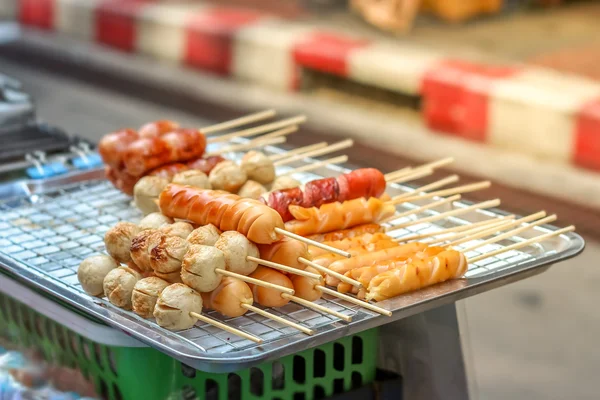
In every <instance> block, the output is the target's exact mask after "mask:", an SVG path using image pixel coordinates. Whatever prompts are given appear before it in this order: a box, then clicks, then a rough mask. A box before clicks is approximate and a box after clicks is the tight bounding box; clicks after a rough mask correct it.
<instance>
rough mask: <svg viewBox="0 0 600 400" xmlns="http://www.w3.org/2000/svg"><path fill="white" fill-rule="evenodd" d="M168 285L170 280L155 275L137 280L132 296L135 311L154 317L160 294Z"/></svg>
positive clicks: (143, 315) (144, 316) (144, 315)
mask: <svg viewBox="0 0 600 400" xmlns="http://www.w3.org/2000/svg"><path fill="white" fill-rule="evenodd" d="M167 286H169V282H167V281H165V280H162V279H160V278H157V277H155V276H151V277H148V278H144V279H140V280H139V281H137V283H136V284H135V286H134V287H133V294H132V296H131V302H132V306H133V311H134V312H135V313H136V314H138V315H140V316H141V317H143V318H152V313H153V312H154V306H156V301H157V300H158V296H160V294H161V293H162V291H163V290H164V289H165V288H166V287H167Z"/></svg>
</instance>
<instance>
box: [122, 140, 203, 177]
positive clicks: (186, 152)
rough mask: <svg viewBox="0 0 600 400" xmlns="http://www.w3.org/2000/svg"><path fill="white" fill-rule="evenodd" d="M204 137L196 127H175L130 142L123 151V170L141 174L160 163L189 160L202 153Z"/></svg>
mask: <svg viewBox="0 0 600 400" xmlns="http://www.w3.org/2000/svg"><path fill="white" fill-rule="evenodd" d="M205 148H206V138H205V137H204V135H203V134H202V133H201V132H200V131H198V130H196V129H177V130H174V131H171V132H169V133H165V134H163V135H160V136H157V137H153V138H141V139H138V140H136V141H134V142H132V143H130V144H129V145H128V146H127V148H126V149H125V151H124V152H123V163H124V165H125V171H126V172H127V173H129V174H131V175H133V176H141V175H142V174H143V173H144V172H147V171H150V170H151V169H154V168H156V167H160V166H161V165H164V164H167V163H172V162H181V161H186V160H190V159H192V158H195V157H200V156H202V154H204V150H205Z"/></svg>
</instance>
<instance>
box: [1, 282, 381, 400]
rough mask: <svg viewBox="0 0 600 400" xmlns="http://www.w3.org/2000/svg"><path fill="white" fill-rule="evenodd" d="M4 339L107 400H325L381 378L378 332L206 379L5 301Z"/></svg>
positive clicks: (151, 352) (150, 352)
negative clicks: (88, 383) (74, 374)
mask: <svg viewBox="0 0 600 400" xmlns="http://www.w3.org/2000/svg"><path fill="white" fill-rule="evenodd" d="M0 337H3V338H4V339H6V340H8V341H9V342H10V343H11V344H14V345H15V346H18V347H20V348H35V349H38V350H39V351H40V352H41V353H42V354H44V356H45V357H46V359H48V360H50V359H52V360H55V361H56V362H58V363H60V364H61V365H65V366H68V367H77V368H79V369H80V370H81V372H82V373H83V374H84V375H85V376H86V377H88V378H89V379H91V380H92V381H93V382H94V383H95V386H96V391H97V393H98V394H100V395H102V396H103V397H104V398H106V399H111V400H113V399H115V400H116V399H125V400H130V399H133V400H137V399H143V400H153V399H157V400H164V399H167V398H169V399H171V398H172V399H181V398H183V399H194V398H199V399H203V400H209V399H214V400H225V399H228V400H235V399H252V400H258V399H282V400H284V399H291V400H301V399H319V398H325V397H328V396H331V395H333V394H336V393H343V392H345V391H348V390H350V389H353V388H356V387H360V386H362V385H365V384H367V383H370V382H372V381H373V380H374V378H375V368H376V365H375V364H376V357H377V343H378V335H377V330H376V329H371V330H368V331H365V332H362V333H359V334H356V335H353V336H349V337H345V338H342V339H340V340H337V341H334V342H331V343H327V344H325V345H322V346H319V347H316V348H313V349H308V350H304V351H302V352H300V353H297V354H294V355H290V356H287V357H284V358H282V359H280V360H278V361H274V362H266V363H262V364H260V365H258V366H257V367H252V368H247V369H244V370H241V371H237V372H235V373H220V374H216V373H206V372H202V371H198V370H195V369H193V368H190V367H188V366H186V365H184V364H182V363H181V362H179V361H177V360H175V359H173V358H171V357H169V356H167V355H165V354H163V353H161V352H159V351H157V350H155V349H153V348H150V347H138V348H135V347H114V346H106V345H103V344H100V343H97V342H94V341H92V340H89V339H87V338H85V337H83V336H81V335H79V334H77V333H75V332H73V331H71V330H69V329H67V328H66V327H64V326H63V325H61V324H60V323H58V322H56V321H54V320H52V319H50V318H47V317H45V316H44V315H42V314H40V313H38V312H36V311H34V310H33V309H32V308H30V307H28V306H27V305H25V304H22V303H20V302H18V301H16V300H14V299H13V298H12V297H9V296H7V295H5V294H2V293H0Z"/></svg>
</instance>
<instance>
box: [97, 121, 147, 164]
mask: <svg viewBox="0 0 600 400" xmlns="http://www.w3.org/2000/svg"><path fill="white" fill-rule="evenodd" d="M138 139H139V135H138V133H137V132H136V131H134V130H133V129H122V130H120V131H117V132H113V133H109V134H108V135H105V136H104V137H103V138H102V139H101V140H100V143H99V144H98V153H100V156H101V157H102V161H104V164H106V165H110V166H111V167H113V168H121V167H122V162H123V153H124V152H125V150H126V149H127V147H128V146H129V145H130V144H131V143H133V142H135V141H136V140H138Z"/></svg>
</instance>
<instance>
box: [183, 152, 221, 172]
mask: <svg viewBox="0 0 600 400" xmlns="http://www.w3.org/2000/svg"><path fill="white" fill-rule="evenodd" d="M223 161H226V159H225V158H223V157H222V156H219V155H216V156H208V157H205V158H203V157H200V158H197V159H195V160H192V161H188V162H187V167H188V168H189V169H196V170H199V171H202V172H204V173H205V174H206V175H208V174H210V171H212V170H213V168H214V167H216V166H217V164H220V163H222V162H223Z"/></svg>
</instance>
